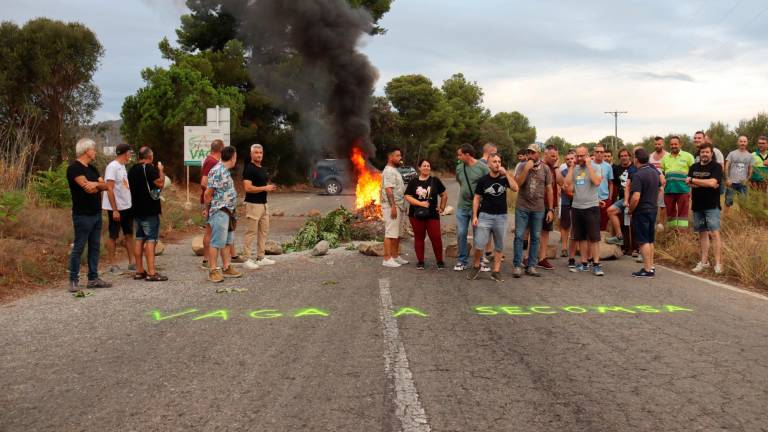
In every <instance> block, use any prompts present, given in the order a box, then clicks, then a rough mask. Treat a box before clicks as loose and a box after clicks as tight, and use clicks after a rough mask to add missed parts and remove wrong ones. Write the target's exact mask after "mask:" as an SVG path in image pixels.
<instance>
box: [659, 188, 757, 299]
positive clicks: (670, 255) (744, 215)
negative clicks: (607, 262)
mask: <svg viewBox="0 0 768 432" xmlns="http://www.w3.org/2000/svg"><path fill="white" fill-rule="evenodd" d="M736 202H737V204H736V205H734V206H733V207H731V208H730V209H727V210H726V209H724V210H723V212H722V220H721V223H720V226H721V235H722V237H723V265H724V267H725V274H724V275H723V279H724V280H730V281H733V282H737V283H738V284H741V285H743V286H745V287H748V288H752V289H754V290H756V291H761V292H764V293H768V246H766V239H768V195H766V193H765V192H763V193H760V192H758V191H756V190H750V193H749V194H748V195H747V196H746V197H737V200H736ZM658 237H659V238H658V243H657V248H656V252H657V255H658V259H659V260H660V261H661V262H663V263H665V264H669V265H672V266H673V267H678V268H680V269H681V270H683V271H686V272H690V270H691V268H693V267H694V266H695V265H696V262H697V261H698V260H699V241H698V236H697V235H696V234H695V233H693V232H691V231H682V232H679V233H675V232H673V231H664V232H661V233H659V236H658ZM702 276H704V277H708V278H714V275H712V274H703V275H702Z"/></svg>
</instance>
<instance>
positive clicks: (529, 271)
mask: <svg viewBox="0 0 768 432" xmlns="http://www.w3.org/2000/svg"><path fill="white" fill-rule="evenodd" d="M525 274H527V275H528V276H533V277H541V273H539V272H538V271H536V268H535V267H526V269H525Z"/></svg>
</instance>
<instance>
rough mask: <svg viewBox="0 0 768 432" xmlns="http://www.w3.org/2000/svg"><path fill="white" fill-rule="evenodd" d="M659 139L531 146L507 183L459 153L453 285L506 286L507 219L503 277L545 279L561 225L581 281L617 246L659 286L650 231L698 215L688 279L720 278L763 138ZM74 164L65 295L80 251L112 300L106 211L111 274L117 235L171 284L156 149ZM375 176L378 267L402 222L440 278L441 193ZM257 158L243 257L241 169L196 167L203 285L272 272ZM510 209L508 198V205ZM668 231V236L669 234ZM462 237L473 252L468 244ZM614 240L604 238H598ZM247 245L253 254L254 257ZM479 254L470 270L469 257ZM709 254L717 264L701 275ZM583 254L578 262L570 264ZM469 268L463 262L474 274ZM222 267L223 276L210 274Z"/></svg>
mask: <svg viewBox="0 0 768 432" xmlns="http://www.w3.org/2000/svg"><path fill="white" fill-rule="evenodd" d="M668 144H669V150H667V143H666V142H665V140H664V138H662V137H656V138H655V141H654V151H653V152H650V153H649V152H648V151H646V150H645V149H643V148H640V147H637V148H635V149H634V150H633V151H631V150H629V149H627V148H622V149H621V150H619V151H618V163H616V164H613V163H612V162H613V154H611V153H610V152H608V151H607V150H606V149H605V147H604V146H602V145H601V144H598V145H596V146H595V147H594V148H593V149H592V154H590V153H589V151H588V149H587V147H585V146H579V147H577V148H575V149H571V150H569V151H568V152H567V153H566V154H564V155H560V154H559V153H558V149H557V148H556V147H555V146H547V147H546V148H543V149H542V148H541V146H540V145H539V144H531V145H529V146H528V147H527V148H526V149H524V150H522V151H521V152H519V153H518V155H517V163H516V165H515V168H514V170H510V171H508V170H507V169H506V168H505V161H503V160H502V158H501V155H500V154H499V153H498V151H497V148H496V146H495V145H494V144H492V143H487V144H485V145H484V146H483V150H482V156H481V157H480V158H476V154H475V149H474V147H473V146H472V145H469V144H464V145H462V146H461V147H460V148H459V149H458V150H457V152H456V157H457V165H456V180H457V182H458V184H459V194H458V197H457V203H456V208H455V213H456V216H455V217H456V237H457V252H456V255H457V256H456V263H455V265H454V267H453V269H454V270H455V271H465V270H466V271H468V275H467V277H468V278H469V279H472V280H473V279H477V278H478V276H479V275H480V273H482V272H490V277H491V279H493V280H496V281H502V280H503V276H502V273H501V263H502V261H504V259H505V255H504V244H505V236H506V233H507V227H508V225H509V220H508V219H509V214H510V213H512V214H513V223H514V228H513V233H514V239H513V243H512V245H513V248H512V249H513V257H512V266H513V268H512V276H513V277H515V278H519V277H522V275H523V274H525V275H528V276H532V277H540V276H541V273H540V272H539V270H538V269H544V270H553V269H554V268H555V267H554V266H553V265H552V264H551V263H550V262H549V259H548V256H547V255H548V254H547V252H548V245H549V238H550V233H551V232H552V231H554V230H555V225H556V222H557V225H558V228H559V232H560V235H561V243H560V248H561V249H560V256H561V257H563V258H566V257H567V258H568V268H569V270H570V271H572V272H574V273H581V272H590V273H592V274H594V275H595V276H603V275H604V274H605V273H604V270H603V267H602V265H601V262H600V247H599V244H600V242H601V241H602V240H604V241H605V242H606V243H609V244H615V245H618V246H621V247H622V248H623V251H624V253H625V254H628V255H629V254H631V255H633V256H634V257H636V258H637V261H638V262H642V263H643V267H642V268H641V269H640V270H638V271H636V272H634V273H632V275H633V276H635V277H642V278H652V277H654V276H655V274H656V271H655V266H654V262H653V257H654V240H655V233H656V231H657V230H660V229H665V226H666V227H667V228H669V229H676V230H680V229H687V228H688V227H689V211H691V210H692V211H693V230H694V231H695V232H697V233H698V235H699V243H700V248H699V249H700V258H699V262H698V263H697V265H696V266H695V267H694V268H693V269H692V271H693V272H695V273H700V272H703V271H706V270H707V269H709V268H710V267H711V268H712V269H713V271H714V273H715V274H721V273H722V272H723V262H722V239H721V237H720V212H721V199H720V197H721V195H725V199H724V203H725V206H726V208H727V207H730V206H732V205H733V203H734V198H735V197H736V196H737V195H743V194H747V193H749V190H750V189H753V190H755V191H759V192H761V193H765V192H766V190H768V138H766V137H764V136H761V137H760V138H759V140H758V143H757V148H756V149H755V150H754V151H753V152H750V151H749V148H748V147H749V142H748V139H747V137H745V136H741V137H739V138H738V143H737V145H738V147H737V149H736V150H734V151H732V152H730V153H729V154H728V155H727V156H726V157H724V156H723V154H722V152H721V151H720V150H718V149H716V148H714V147H713V146H712V144H711V142H710V141H709V140H708V139H707V136H706V135H705V134H704V132H696V134H695V135H694V144H695V146H696V154H695V155H694V154H691V153H688V152H686V151H684V150H683V149H682V145H681V140H680V138H679V137H676V136H673V137H671V138H670V139H669V143H668ZM75 150H76V154H77V158H76V159H75V160H74V161H72V163H71V164H70V165H69V167H68V169H67V181H68V183H69V188H70V192H71V196H72V223H73V229H74V243H73V246H72V251H71V256H70V262H69V274H70V278H69V280H70V282H69V290H70V291H72V292H75V291H77V290H79V274H80V260H81V256H82V254H83V252H84V251H85V249H86V246H87V250H88V253H87V265H88V273H87V277H88V283H87V287H88V288H107V287H110V286H111V284H110V283H109V282H106V281H104V280H103V279H101V278H100V277H99V272H98V268H99V258H100V244H101V231H102V210H104V211H106V219H107V221H108V228H107V231H108V240H107V252H108V253H107V260H108V263H109V270H110V271H112V272H115V271H118V270H120V269H119V267H118V266H117V265H116V263H115V254H116V249H117V240H118V239H119V236H120V234H121V233H122V235H123V238H124V243H125V248H126V252H127V256H128V270H129V271H133V272H134V279H136V280H145V281H149V282H161V281H166V280H168V277H167V276H165V275H163V274H160V273H158V272H157V268H156V266H155V248H156V245H157V242H158V239H159V234H160V214H161V212H162V204H161V193H162V190H163V188H164V186H165V179H166V177H165V174H164V171H163V164H162V163H161V162H157V163H155V162H154V154H153V152H152V149H151V148H149V147H147V146H144V147H141V148H140V149H139V151H138V155H137V160H136V162H135V163H134V164H133V166H132V167H131V168H130V170H126V165H127V164H129V163H130V162H131V158H132V153H133V152H132V149H131V147H130V146H128V145H126V144H120V145H118V146H117V147H116V149H115V159H114V160H113V161H111V162H110V163H109V165H107V167H106V170H105V174H104V176H103V177H102V176H101V175H100V173H99V171H98V169H97V168H96V167H95V166H94V161H95V160H96V144H95V143H94V141H93V140H90V139H82V140H80V141H78V143H77V145H76V149H75ZM387 158H388V159H387V166H386V167H385V168H384V170H383V171H382V188H381V205H382V212H383V217H384V225H385V232H384V238H385V239H384V260H383V265H384V266H385V267H390V268H396V267H400V266H402V265H405V264H408V261H407V260H405V259H403V257H402V256H401V253H400V238H401V234H402V233H403V229H404V223H405V221H406V215H407V220H408V221H409V222H410V224H411V226H412V228H413V234H414V245H415V249H416V250H415V252H416V259H417V264H416V266H417V268H418V269H420V270H423V269H424V268H425V266H426V265H425V244H426V238H427V237H429V239H430V243H431V244H432V249H433V253H434V256H435V260H436V266H437V268H438V269H444V268H445V261H444V258H443V255H444V251H443V244H442V229H441V226H440V217H441V216H442V215H444V212H445V209H446V206H447V204H448V194H447V192H446V187H445V184H444V183H443V182H442V181H441V180H440V179H439V178H438V177H436V176H433V175H432V173H431V163H430V161H429V160H427V159H422V160H420V161H419V162H418V165H417V167H418V174H419V175H418V177H417V178H416V179H414V180H412V181H411V182H410V183H409V184H408V185H407V187H406V185H405V183H404V181H403V178H402V176H401V175H400V174H399V172H398V170H397V166H399V164H400V163H401V160H402V154H401V152H400V150H399V149H393V150H391V151H389V152H388V155H387ZM263 159H264V148H263V147H262V146H261V145H259V144H254V145H252V146H251V148H250V161H248V162H247V163H246V164H245V168H244V171H243V180H242V182H243V187H242V189H243V190H244V191H245V197H244V200H245V222H244V223H245V236H244V239H245V244H244V245H243V251H244V252H243V255H245V256H244V257H241V256H239V255H238V254H237V252H236V248H235V242H234V231H235V229H236V227H237V216H236V209H237V202H238V195H237V190H236V188H235V182H234V179H233V177H232V174H231V170H232V169H233V168H234V167H235V165H236V164H237V151H236V150H235V148H234V147H225V146H224V143H223V142H222V141H221V140H215V141H213V142H212V143H211V150H210V153H209V155H208V156H207V158H206V159H205V161H204V162H203V164H202V176H201V189H202V191H201V196H200V205H201V210H202V214H203V218H204V221H205V234H204V238H203V248H204V254H203V256H204V258H203V262H202V265H201V266H202V267H203V268H204V269H206V270H208V280H209V281H211V282H222V281H223V280H224V279H225V278H238V277H241V276H242V273H241V272H239V271H238V270H236V269H235V268H234V267H233V264H234V263H240V264H243V268H244V269H247V270H256V269H258V268H260V267H261V266H267V265H273V264H275V261H273V260H271V259H269V258H267V257H266V254H265V244H266V239H267V237H268V235H269V209H268V204H267V196H268V194H269V192H272V191H274V190H275V189H276V186H275V185H274V184H271V183H270V180H269V173H268V172H267V170H266V169H265V168H264V167H263V166H262V161H263ZM513 195H516V196H514V197H513ZM665 223H666V225H665ZM470 229H471V230H472V232H473V235H472V239H473V244H472V245H470V244H469V243H468V237H469V232H470ZM607 229H610V230H611V231H612V233H613V234H612V235H610V236H606V238H605V239H603V238H602V237H603V236H602V232H603V231H606V230H607ZM254 242H256V250H255V252H254V250H253V243H254ZM471 249H473V250H474V253H473V254H472V256H470V250H471ZM710 249H712V252H713V254H712V255H713V258H714V264H713V265H712V264H711V261H710V253H709V252H710ZM577 251H578V256H579V257H578V262H577V258H576V253H577ZM470 258H471V262H470ZM219 263H221V264H220V265H219Z"/></svg>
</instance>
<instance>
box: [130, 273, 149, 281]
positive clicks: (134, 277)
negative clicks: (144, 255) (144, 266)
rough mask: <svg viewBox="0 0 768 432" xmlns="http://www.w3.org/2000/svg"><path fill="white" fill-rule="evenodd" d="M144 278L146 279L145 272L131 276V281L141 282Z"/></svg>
mask: <svg viewBox="0 0 768 432" xmlns="http://www.w3.org/2000/svg"><path fill="white" fill-rule="evenodd" d="M146 278H147V272H141V273H135V274H134V275H133V280H142V279H146Z"/></svg>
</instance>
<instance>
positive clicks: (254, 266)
mask: <svg viewBox="0 0 768 432" xmlns="http://www.w3.org/2000/svg"><path fill="white" fill-rule="evenodd" d="M243 267H244V268H246V269H248V270H258V269H259V265H258V264H256V261H254V260H252V259H249V260H247V261H246V262H244V263H243Z"/></svg>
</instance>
